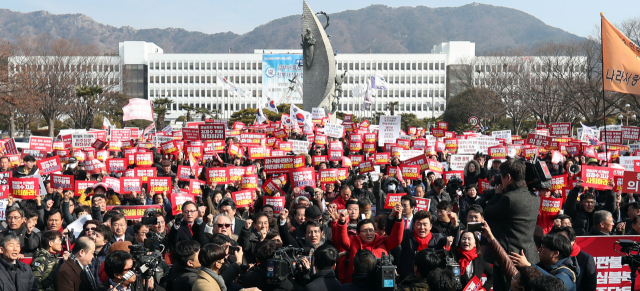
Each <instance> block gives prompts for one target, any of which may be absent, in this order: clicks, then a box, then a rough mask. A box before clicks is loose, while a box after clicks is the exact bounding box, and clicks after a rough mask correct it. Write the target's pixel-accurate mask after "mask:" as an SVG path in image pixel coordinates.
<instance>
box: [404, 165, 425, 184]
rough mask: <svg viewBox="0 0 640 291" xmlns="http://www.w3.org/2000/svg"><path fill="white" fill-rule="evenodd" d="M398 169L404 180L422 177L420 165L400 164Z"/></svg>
mask: <svg viewBox="0 0 640 291" xmlns="http://www.w3.org/2000/svg"><path fill="white" fill-rule="evenodd" d="M400 171H402V178H403V179H405V180H419V179H421V178H422V177H421V176H422V175H421V174H420V166H410V165H401V166H400Z"/></svg>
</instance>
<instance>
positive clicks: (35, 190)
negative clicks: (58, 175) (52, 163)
mask: <svg viewBox="0 0 640 291" xmlns="http://www.w3.org/2000/svg"><path fill="white" fill-rule="evenodd" d="M8 180H9V194H11V196H13V198H18V199H23V200H29V199H35V198H36V196H39V195H40V179H39V178H8Z"/></svg>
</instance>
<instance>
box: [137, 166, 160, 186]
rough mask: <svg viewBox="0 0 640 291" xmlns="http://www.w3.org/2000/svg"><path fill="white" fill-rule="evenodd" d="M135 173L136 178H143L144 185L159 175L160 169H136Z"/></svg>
mask: <svg viewBox="0 0 640 291" xmlns="http://www.w3.org/2000/svg"><path fill="white" fill-rule="evenodd" d="M133 171H134V173H135V174H134V175H135V176H136V177H139V178H142V183H145V184H147V183H148V182H149V178H151V177H155V176H156V175H157V172H158V168H156V167H151V168H134V169H133Z"/></svg>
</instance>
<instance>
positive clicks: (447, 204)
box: [436, 200, 453, 211]
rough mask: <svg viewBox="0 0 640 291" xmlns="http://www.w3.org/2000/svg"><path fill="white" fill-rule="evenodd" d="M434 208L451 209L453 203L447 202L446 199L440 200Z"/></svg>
mask: <svg viewBox="0 0 640 291" xmlns="http://www.w3.org/2000/svg"><path fill="white" fill-rule="evenodd" d="M436 209H438V210H446V211H451V210H453V205H451V202H449V201H448V200H442V201H440V202H438V206H437V207H436Z"/></svg>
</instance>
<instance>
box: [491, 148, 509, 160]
mask: <svg viewBox="0 0 640 291" xmlns="http://www.w3.org/2000/svg"><path fill="white" fill-rule="evenodd" d="M487 151H488V153H489V156H490V157H491V159H506V158H507V147H505V146H493V147H489V149H487Z"/></svg>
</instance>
